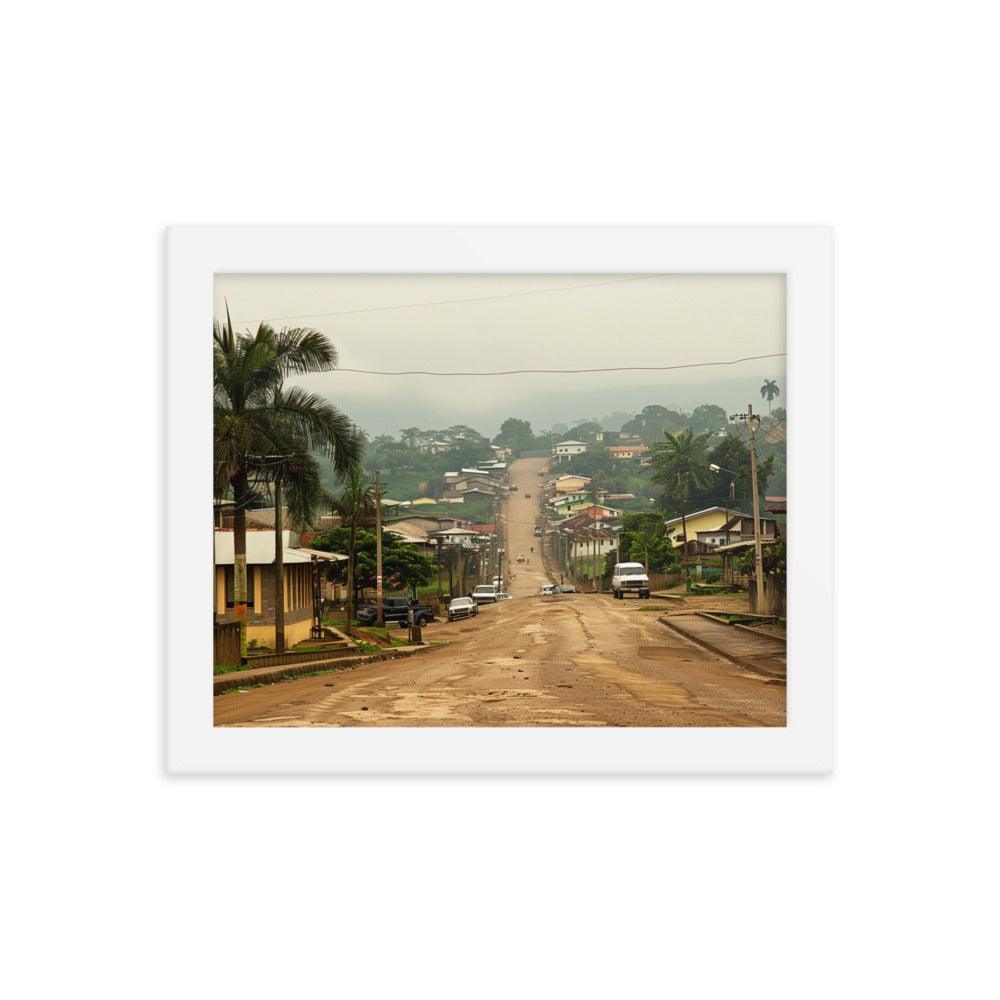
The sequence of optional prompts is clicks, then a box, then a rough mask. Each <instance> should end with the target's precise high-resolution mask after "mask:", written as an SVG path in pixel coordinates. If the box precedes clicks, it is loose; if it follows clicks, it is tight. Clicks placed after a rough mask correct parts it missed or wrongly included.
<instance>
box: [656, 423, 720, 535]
mask: <svg viewBox="0 0 1000 1000" xmlns="http://www.w3.org/2000/svg"><path fill="white" fill-rule="evenodd" d="M710 438H711V434H709V433H707V432H706V433H704V434H695V433H694V432H693V431H691V430H690V429H688V430H683V431H681V432H680V433H679V434H675V435H671V434H665V435H664V440H663V441H660V442H658V443H657V444H655V445H653V453H652V456H651V458H652V469H653V476H652V481H653V482H654V483H655V484H656V485H658V486H661V487H662V488H663V493H662V494H661V498H660V502H661V504H662V505H663V507H664V509H665V510H670V511H676V512H678V513H680V515H681V516H682V517H683V516H684V513H685V510H686V509H687V507H688V504H689V502H690V500H691V499H692V497H694V498H697V499H703V498H704V496H705V494H706V493H707V492H708V491H709V490H710V489H711V487H712V486H713V483H712V472H711V470H710V469H709V467H708V455H707V453H706V449H707V447H708V442H709V440H710ZM684 529H685V532H686V530H687V525H686V524H685V525H684Z"/></svg>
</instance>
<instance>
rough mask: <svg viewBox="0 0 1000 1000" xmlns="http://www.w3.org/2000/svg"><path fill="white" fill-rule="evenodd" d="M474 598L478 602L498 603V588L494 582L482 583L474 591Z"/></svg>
mask: <svg viewBox="0 0 1000 1000" xmlns="http://www.w3.org/2000/svg"><path fill="white" fill-rule="evenodd" d="M472 599H473V600H474V601H475V602H476V604H496V600H497V588H496V587H495V586H493V584H492V583H481V584H480V585H479V586H478V587H476V589H475V590H474V591H473V592H472Z"/></svg>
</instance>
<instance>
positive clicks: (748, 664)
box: [657, 616, 787, 683]
mask: <svg viewBox="0 0 1000 1000" xmlns="http://www.w3.org/2000/svg"><path fill="white" fill-rule="evenodd" d="M657 621H658V622H659V623H660V624H661V625H666V627H667V628H669V629H672V630H673V631H674V632H676V633H677V634H678V635H681V636H683V637H684V638H685V639H687V640H688V641H689V642H693V643H694V644H695V645H697V646H701V647H702V648H703V649H707V650H708V651H709V652H710V653H715V655H716V656H721V657H722V658H723V659H724V660H729V662H730V663H733V664H735V665H736V666H738V667H741V668H742V669H744V670H749V671H751V672H752V673H755V674H760V676H761V677H766V678H768V680H773V681H780V682H781V683H785V682H786V680H787V678H786V672H785V671H783V670H782V671H778V670H768V669H767V668H766V667H762V666H761V665H760V664H759V663H754V661H753V660H748V659H746V658H745V657H742V656H735V655H734V654H732V653H730V652H728V651H727V650H725V649H723V648H722V647H721V646H718V645H716V644H715V643H713V642H709V641H708V640H707V639H704V638H702V637H701V636H700V635H694V634H693V633H691V632H688V630H687V629H685V628H682V627H681V626H680V625H678V624H677V623H676V622H673V621H671V620H670V619H669V618H667V617H666V616H663V617H660V618H657Z"/></svg>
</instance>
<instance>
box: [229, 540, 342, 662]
mask: <svg viewBox="0 0 1000 1000" xmlns="http://www.w3.org/2000/svg"><path fill="white" fill-rule="evenodd" d="M281 534H282V561H283V562H284V566H285V588H284V591H285V600H284V608H285V647H286V648H288V649H290V648H291V647H292V646H294V645H295V644H296V643H297V642H302V640H303V639H308V638H309V630H310V628H311V627H312V623H313V607H314V585H318V583H319V574H318V573H316V574H315V575H314V572H313V566H314V563H318V562H321V561H322V562H328V561H331V560H337V561H340V560H346V559H347V556H345V555H340V554H339V553H335V552H319V551H315V550H313V549H306V548H303V547H302V546H300V545H299V538H298V535H297V534H296V533H295V532H294V531H283V532H282V533H281ZM214 573H215V577H214V595H213V596H214V611H215V622H216V623H217V624H221V623H223V622H231V621H235V617H234V615H233V605H234V583H235V569H234V558H233V533H232V531H225V530H221V531H220V530H216V532H215V570H214ZM275 589H276V588H275V575H274V532H273V531H248V532H247V642H252V641H254V640H256V642H257V644H258V645H260V646H266V647H268V648H269V649H274V642H275V633H274V609H275Z"/></svg>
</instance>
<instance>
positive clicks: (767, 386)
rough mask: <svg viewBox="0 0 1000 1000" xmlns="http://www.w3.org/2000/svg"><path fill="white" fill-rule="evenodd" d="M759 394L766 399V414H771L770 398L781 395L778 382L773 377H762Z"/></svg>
mask: <svg viewBox="0 0 1000 1000" xmlns="http://www.w3.org/2000/svg"><path fill="white" fill-rule="evenodd" d="M760 394H761V396H763V397H764V399H766V400H767V415H768V416H770V415H771V400H772V399H775V398H776V397H778V396H780V395H781V390H780V389H779V388H778V383H777V382H776V381H775V380H774V379H769V378H766V379H764V384H763V385H762V386H761V387H760Z"/></svg>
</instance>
